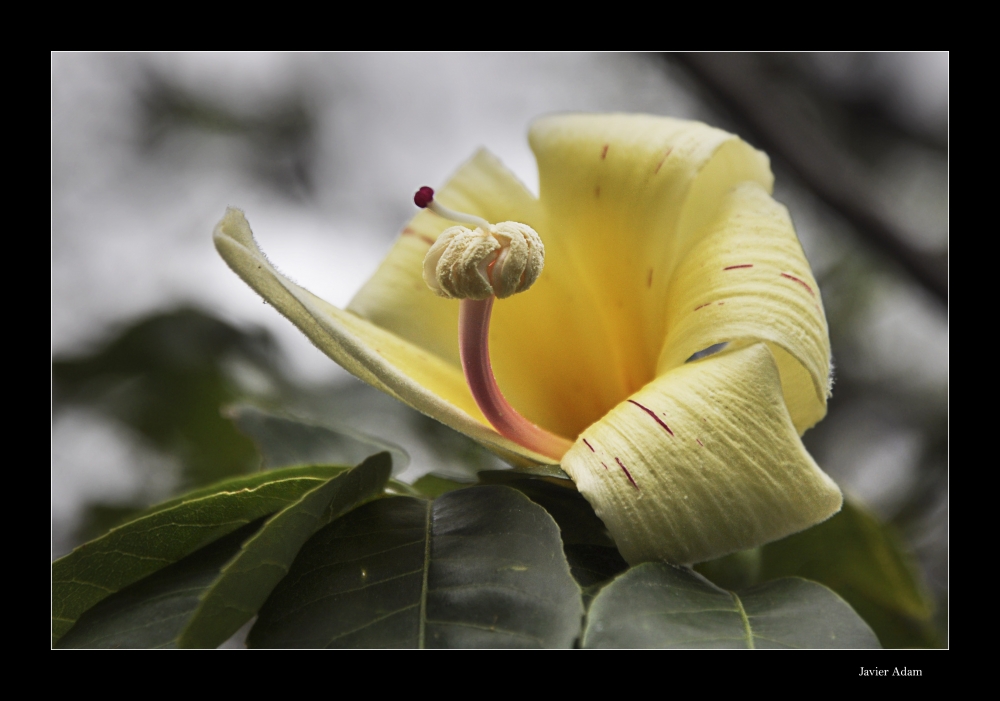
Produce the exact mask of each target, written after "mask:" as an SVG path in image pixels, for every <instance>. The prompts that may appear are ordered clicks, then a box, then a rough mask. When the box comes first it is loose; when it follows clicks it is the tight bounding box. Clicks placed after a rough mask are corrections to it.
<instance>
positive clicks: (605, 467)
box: [601, 462, 608, 470]
mask: <svg viewBox="0 0 1000 701" xmlns="http://www.w3.org/2000/svg"><path fill="white" fill-rule="evenodd" d="M601 464H602V465H604V463H603V462H602V463H601ZM604 469H605V470H607V469H608V466H607V465H604Z"/></svg>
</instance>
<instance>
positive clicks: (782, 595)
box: [583, 562, 879, 648]
mask: <svg viewBox="0 0 1000 701" xmlns="http://www.w3.org/2000/svg"><path fill="white" fill-rule="evenodd" d="M878 646H879V645H878V640H877V639H876V637H875V634H874V633H873V632H872V631H871V629H870V628H869V627H868V626H867V625H866V624H865V622H864V621H863V620H861V618H860V617H859V616H858V615H857V614H856V613H855V612H854V611H853V610H852V609H851V607H850V606H848V605H847V603H846V602H844V600H843V599H841V598H840V597H838V596H837V595H836V594H834V593H833V592H831V591H830V590H829V589H827V588H826V587H824V586H822V585H820V584H817V583H815V582H809V581H806V580H804V579H798V578H788V579H780V580H777V581H774V582H768V583H767V584H764V585H761V586H758V587H754V588H752V589H747V590H745V591H743V592H741V593H740V594H738V595H737V594H736V593H734V592H731V591H726V590H725V589H721V588H720V587H717V586H715V585H714V584H712V583H711V582H709V581H708V580H707V579H705V578H704V577H702V576H701V575H699V574H698V573H696V572H693V571H691V570H688V569H684V568H680V567H674V566H672V565H667V564H663V563H659V562H655V563H654V562H647V563H645V564H642V565H639V566H638V567H633V568H632V569H630V570H629V571H628V572H626V573H625V574H623V575H621V576H619V577H618V578H617V579H615V580H614V581H613V582H611V584H609V585H607V586H606V587H604V589H602V590H601V592H600V593H599V594H598V595H597V596H596V597H595V598H594V601H593V603H592V604H591V606H590V611H589V613H588V616H587V624H586V628H585V630H584V634H583V647H585V648H623V647H624V648H877V647H878Z"/></svg>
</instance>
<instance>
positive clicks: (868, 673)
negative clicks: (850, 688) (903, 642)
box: [858, 667, 924, 677]
mask: <svg viewBox="0 0 1000 701" xmlns="http://www.w3.org/2000/svg"><path fill="white" fill-rule="evenodd" d="M858 676H859V677H922V676H924V672H923V670H921V669H908V668H906V667H893V668H892V671H889V670H888V669H879V668H878V667H875V668H873V669H865V668H864V667H862V668H861V674H859V675H858Z"/></svg>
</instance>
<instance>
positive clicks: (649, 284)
mask: <svg viewBox="0 0 1000 701" xmlns="http://www.w3.org/2000/svg"><path fill="white" fill-rule="evenodd" d="M652 286H653V269H652V268H650V269H649V273H648V274H647V275H646V287H652Z"/></svg>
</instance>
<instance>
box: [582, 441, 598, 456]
mask: <svg viewBox="0 0 1000 701" xmlns="http://www.w3.org/2000/svg"><path fill="white" fill-rule="evenodd" d="M583 443H584V445H586V446H587V447H588V448H590V452H591V453H596V452H597V451H596V450H594V446H592V445H591V444H590V443H589V442H588V441H587V439H586V438H584V439H583Z"/></svg>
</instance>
